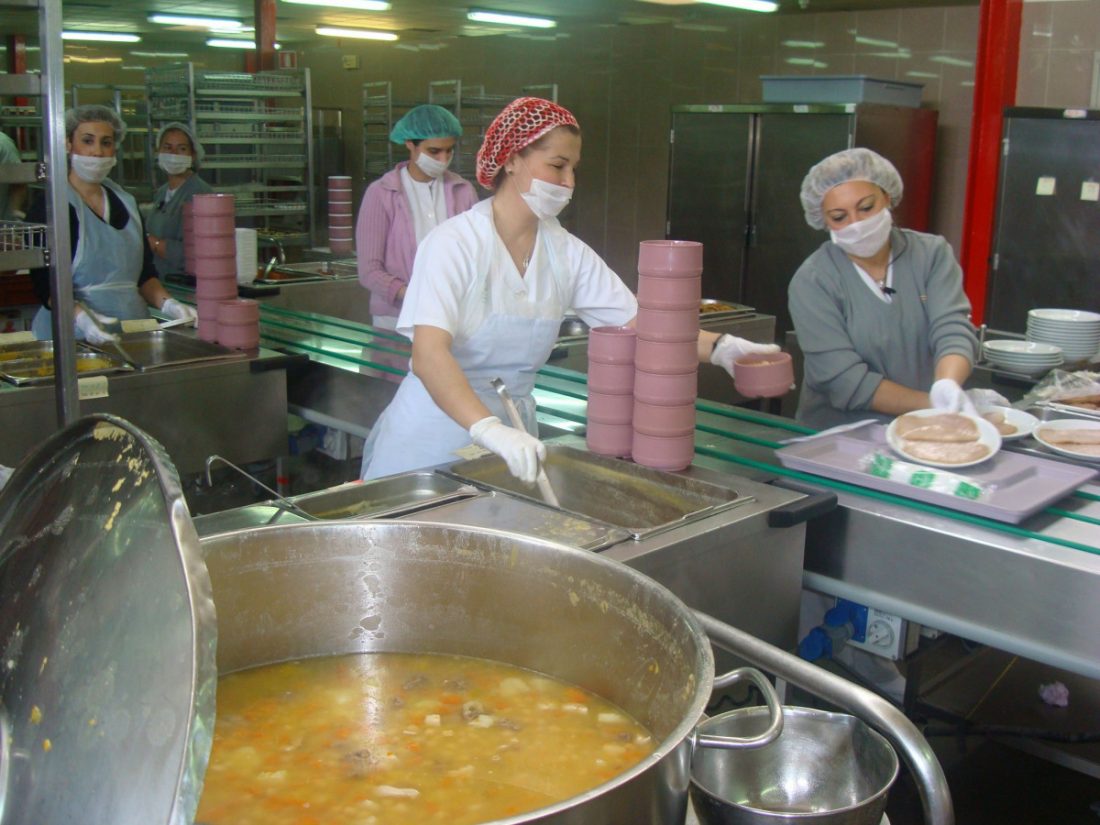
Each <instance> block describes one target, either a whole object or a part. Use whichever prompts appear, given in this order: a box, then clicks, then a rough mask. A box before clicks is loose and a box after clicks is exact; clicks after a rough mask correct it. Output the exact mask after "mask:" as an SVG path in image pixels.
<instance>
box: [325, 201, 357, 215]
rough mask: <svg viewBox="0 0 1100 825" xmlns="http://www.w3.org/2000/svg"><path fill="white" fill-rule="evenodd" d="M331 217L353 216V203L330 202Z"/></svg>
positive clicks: (329, 211)
mask: <svg viewBox="0 0 1100 825" xmlns="http://www.w3.org/2000/svg"><path fill="white" fill-rule="evenodd" d="M328 214H329V217H337V218H350V217H351V204H350V203H349V204H346V205H345V204H342V203H329V205H328Z"/></svg>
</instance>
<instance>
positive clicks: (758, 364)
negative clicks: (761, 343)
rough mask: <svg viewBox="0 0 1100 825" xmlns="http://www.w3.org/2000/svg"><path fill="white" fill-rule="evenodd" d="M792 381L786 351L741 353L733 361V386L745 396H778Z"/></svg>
mask: <svg viewBox="0 0 1100 825" xmlns="http://www.w3.org/2000/svg"><path fill="white" fill-rule="evenodd" d="M793 383H794V366H793V365H792V363H791V355H790V353H788V352H773V353H769V354H760V355H743V356H742V357H740V358H738V359H737V360H736V361H734V362H733V386H734V389H736V390H737V392H739V393H740V394H741V395H743V396H745V398H778V397H779V396H781V395H786V394H787V393H788V392H790V390H791V385H792V384H793Z"/></svg>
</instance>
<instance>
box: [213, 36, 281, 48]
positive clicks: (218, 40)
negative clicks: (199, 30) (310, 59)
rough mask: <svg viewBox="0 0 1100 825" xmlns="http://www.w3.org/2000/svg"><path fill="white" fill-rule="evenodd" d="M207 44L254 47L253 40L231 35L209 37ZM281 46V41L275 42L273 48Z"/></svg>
mask: <svg viewBox="0 0 1100 825" xmlns="http://www.w3.org/2000/svg"><path fill="white" fill-rule="evenodd" d="M206 45H207V46H213V47H214V48H215V49H254V48H256V41H255V40H244V39H239V40H237V39H234V38H231V37H211V38H210V39H209V40H207V41H206ZM282 47H283V46H282V44H281V43H276V44H275V48H276V49H281V48H282Z"/></svg>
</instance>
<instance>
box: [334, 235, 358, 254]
mask: <svg viewBox="0 0 1100 825" xmlns="http://www.w3.org/2000/svg"><path fill="white" fill-rule="evenodd" d="M328 248H329V249H330V250H331V251H333V252H335V253H337V254H343V253H345V252H348V253H350V252H354V251H355V246H354V245H353V244H352V242H351V241H337V240H333V239H331V238H330V239H329V242H328Z"/></svg>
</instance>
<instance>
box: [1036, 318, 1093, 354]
mask: <svg viewBox="0 0 1100 825" xmlns="http://www.w3.org/2000/svg"><path fill="white" fill-rule="evenodd" d="M1027 340H1029V341H1041V342H1043V343H1044V344H1054V345H1055V346H1058V347H1061V348H1062V355H1063V356H1065V359H1066V363H1069V364H1073V363H1077V362H1079V361H1090V360H1092V359H1093V358H1094V357H1095V356H1096V353H1097V351H1100V314H1098V313H1095V312H1086V311H1085V310H1083V309H1033V310H1031V311H1030V312H1028V314H1027Z"/></svg>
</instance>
